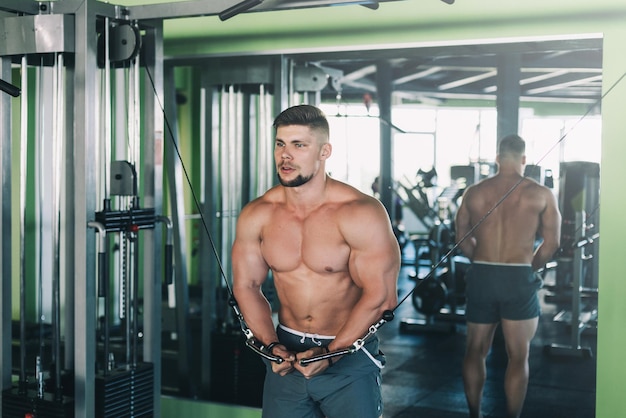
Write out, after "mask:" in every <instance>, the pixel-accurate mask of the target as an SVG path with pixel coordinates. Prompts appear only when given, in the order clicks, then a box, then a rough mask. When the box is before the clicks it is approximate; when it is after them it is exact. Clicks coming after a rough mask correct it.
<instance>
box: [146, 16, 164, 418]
mask: <svg viewBox="0 0 626 418" xmlns="http://www.w3.org/2000/svg"><path fill="white" fill-rule="evenodd" d="M152 23H153V25H154V26H153V27H151V28H145V35H144V40H143V46H142V49H143V57H144V65H145V67H146V71H148V72H149V76H147V77H145V78H144V79H145V87H144V91H145V96H144V103H145V109H146V110H145V112H144V114H145V119H144V129H145V135H144V138H145V139H144V145H143V151H144V157H143V170H144V189H143V201H144V204H145V205H146V207H154V210H155V213H157V214H160V213H163V128H164V117H163V110H162V109H161V105H162V103H163V99H162V98H163V22H162V21H158V22H152ZM143 234H144V264H143V269H144V277H145V279H144V290H143V291H144V320H143V325H144V346H143V350H144V351H143V355H144V359H145V360H146V361H148V362H151V363H152V367H153V373H154V385H153V395H154V396H153V398H154V404H153V406H154V408H153V410H154V413H153V416H154V417H155V418H160V416H161V411H160V405H161V402H160V398H161V317H162V314H161V299H162V296H161V283H162V281H161V277H160V276H159V274H157V272H158V271H161V269H162V265H161V260H162V259H163V257H162V252H163V251H162V242H163V239H162V234H159V233H156V232H155V231H152V230H150V229H148V230H145V231H144V232H143ZM168 234H169V232H168Z"/></svg>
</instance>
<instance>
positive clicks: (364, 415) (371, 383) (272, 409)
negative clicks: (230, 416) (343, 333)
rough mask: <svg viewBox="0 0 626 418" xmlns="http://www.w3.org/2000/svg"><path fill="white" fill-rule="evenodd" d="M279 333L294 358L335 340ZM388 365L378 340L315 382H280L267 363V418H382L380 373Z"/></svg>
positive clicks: (294, 378) (298, 378) (289, 378)
mask: <svg viewBox="0 0 626 418" xmlns="http://www.w3.org/2000/svg"><path fill="white" fill-rule="evenodd" d="M277 332H278V339H279V341H280V342H281V343H282V344H284V345H285V346H286V347H287V348H288V349H289V350H292V351H294V352H302V351H305V350H307V349H309V348H311V347H321V346H327V345H328V344H329V343H330V342H331V341H332V340H333V339H334V337H333V336H323V335H311V334H303V333H300V332H298V331H295V330H292V329H289V328H285V327H283V326H281V325H279V326H278V328H277ZM370 353H376V354H375V355H372V354H370ZM264 361H265V360H264ZM323 361H325V360H323ZM384 362H385V358H384V355H383V354H382V353H381V352H380V351H379V350H378V338H377V337H376V336H374V337H372V338H370V339H369V340H368V342H367V344H365V346H364V347H363V348H362V349H361V350H359V351H357V352H356V353H354V354H348V355H345V356H343V357H342V358H341V359H339V360H337V362H336V363H335V364H334V365H333V366H332V367H329V368H328V369H326V370H325V371H324V372H323V373H322V374H320V375H317V376H314V377H312V378H311V379H305V378H304V376H303V375H302V374H301V373H300V372H298V371H293V372H291V373H289V374H288V375H286V376H279V375H278V374H275V373H273V372H272V366H271V364H270V362H269V361H265V363H266V367H267V372H266V374H265V383H264V388H263V418H324V417H326V418H378V417H380V416H382V413H383V402H382V394H381V372H380V369H381V368H382V367H383V366H384Z"/></svg>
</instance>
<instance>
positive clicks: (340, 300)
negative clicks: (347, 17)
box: [232, 105, 400, 418]
mask: <svg viewBox="0 0 626 418" xmlns="http://www.w3.org/2000/svg"><path fill="white" fill-rule="evenodd" d="M274 127H275V130H276V139H275V143H274V160H275V164H276V169H277V171H278V178H279V181H280V184H279V185H277V186H275V187H273V188H271V189H270V190H269V191H267V192H266V193H265V194H264V195H263V196H261V197H259V198H257V199H256V200H254V201H252V202H251V203H249V204H248V205H246V207H245V208H244V209H243V210H242V212H241V214H240V216H239V219H238V223H237V233H236V239H235V242H234V244H233V249H232V261H233V291H234V294H235V297H236V299H237V302H238V304H239V307H240V309H241V312H242V314H243V317H244V319H245V321H246V324H247V325H248V326H249V328H250V330H251V331H252V332H253V334H254V335H255V338H256V339H257V340H259V341H260V342H261V343H262V344H263V345H264V346H265V347H266V349H268V350H269V351H270V352H271V353H272V354H273V355H275V356H278V357H280V358H282V359H283V360H284V361H283V362H281V363H277V362H271V363H270V362H267V373H266V378H265V383H264V390H263V417H265V418H281V417H285V418H313V417H319V418H322V417H327V418H350V417H353V418H378V417H380V416H381V414H382V399H381V386H380V384H381V382H380V379H381V373H380V368H382V366H383V364H384V356H383V355H382V353H380V352H379V351H378V338H377V337H376V336H374V337H373V338H369V339H368V340H367V341H366V343H365V345H364V346H363V348H361V349H360V350H358V351H356V352H355V353H354V354H349V355H344V356H342V357H332V358H330V359H326V360H322V361H316V362H312V363H310V364H308V365H304V366H303V365H302V364H300V362H299V361H300V360H301V359H303V358H310V357H312V356H316V355H320V354H323V353H326V352H329V351H330V352H332V351H336V350H340V349H344V348H348V347H351V346H352V345H353V344H354V343H355V341H357V340H358V339H360V338H362V337H363V336H365V335H366V334H367V331H368V328H369V327H370V326H371V325H372V324H375V323H377V322H378V321H379V320H380V318H381V317H382V315H383V312H384V311H385V310H390V309H393V308H394V307H395V305H396V303H397V293H396V281H397V278H398V273H399V268H400V252H399V247H398V244H397V242H396V239H395V237H394V235H393V232H392V228H391V222H390V219H389V216H388V214H387V211H386V210H385V208H384V207H383V206H382V205H381V204H380V202H379V201H378V200H376V199H375V198H373V197H371V196H368V195H366V194H364V193H362V192H360V191H358V190H356V189H355V188H353V187H351V186H349V185H347V184H344V183H342V182H339V181H337V180H334V179H332V178H331V177H329V176H328V175H327V174H326V173H325V170H324V167H325V162H326V160H327V159H328V158H329V157H330V155H331V152H332V147H331V144H330V142H329V126H328V121H327V120H326V117H325V115H324V114H323V113H322V112H321V111H320V110H319V109H317V108H316V107H314V106H309V105H300V106H294V107H291V108H289V109H287V110H285V111H283V112H282V113H281V114H280V115H279V116H278V117H277V118H276V119H275V121H274ZM270 271H271V274H272V275H273V279H274V285H275V287H276V292H277V295H278V299H279V302H280V308H279V312H278V321H279V324H278V326H275V324H274V322H273V320H272V311H271V308H270V305H269V304H268V301H267V300H266V298H265V297H264V295H263V293H262V292H261V286H262V284H263V283H264V282H265V280H266V278H267V276H268V272H270Z"/></svg>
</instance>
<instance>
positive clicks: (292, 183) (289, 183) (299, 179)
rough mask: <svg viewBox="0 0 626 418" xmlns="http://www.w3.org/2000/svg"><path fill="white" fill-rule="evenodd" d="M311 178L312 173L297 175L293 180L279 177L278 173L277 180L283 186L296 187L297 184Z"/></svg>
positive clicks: (301, 183) (300, 184)
mask: <svg viewBox="0 0 626 418" xmlns="http://www.w3.org/2000/svg"><path fill="white" fill-rule="evenodd" d="M312 178H313V175H312V174H311V175H310V176H307V177H305V176H303V175H302V174H300V175H298V177H296V178H295V179H293V180H290V181H285V180H283V179H282V178H281V177H280V174H279V175H278V181H279V182H280V184H281V185H283V186H285V187H298V186H302V185H303V184H305V183H307V182H308V181H309V180H311V179H312Z"/></svg>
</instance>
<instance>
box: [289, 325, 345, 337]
mask: <svg viewBox="0 0 626 418" xmlns="http://www.w3.org/2000/svg"><path fill="white" fill-rule="evenodd" d="M278 326H279V327H280V328H281V329H283V330H284V331H287V332H288V333H290V334H293V335H297V336H298V337H302V338H311V339H312V340H319V339H322V340H334V339H335V336H334V335H320V334H309V333H308V332H300V331H296V330H295V329H291V328H289V327H286V326H284V325H283V324H278Z"/></svg>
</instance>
